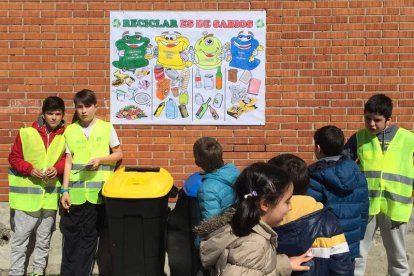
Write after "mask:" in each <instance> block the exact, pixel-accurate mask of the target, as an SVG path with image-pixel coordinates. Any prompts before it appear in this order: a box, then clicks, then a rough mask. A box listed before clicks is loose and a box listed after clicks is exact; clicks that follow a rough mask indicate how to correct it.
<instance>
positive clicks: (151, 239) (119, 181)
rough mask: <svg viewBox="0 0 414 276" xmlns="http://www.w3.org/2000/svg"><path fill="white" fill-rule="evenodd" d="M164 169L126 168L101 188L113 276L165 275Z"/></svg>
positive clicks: (169, 182) (167, 183)
mask: <svg viewBox="0 0 414 276" xmlns="http://www.w3.org/2000/svg"><path fill="white" fill-rule="evenodd" d="M173 182H174V180H173V178H172V176H171V175H170V173H168V172H167V171H166V170H165V169H163V168H139V167H126V168H121V169H119V170H117V171H116V172H115V173H114V174H113V175H112V176H111V177H110V178H109V179H108V180H107V181H106V182H105V184H104V186H103V189H102V194H103V196H105V198H106V211H107V219H108V225H109V235H110V241H111V254H112V258H113V264H112V266H113V275H115V276H129V275H131V276H137V275H141V276H152V275H154V276H159V275H164V261H165V232H166V220H167V215H168V193H169V191H170V190H171V188H172V186H173Z"/></svg>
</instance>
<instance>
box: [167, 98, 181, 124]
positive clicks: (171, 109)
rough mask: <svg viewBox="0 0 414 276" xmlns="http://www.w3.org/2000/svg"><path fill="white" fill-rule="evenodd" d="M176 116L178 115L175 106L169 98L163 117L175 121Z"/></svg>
mask: <svg viewBox="0 0 414 276" xmlns="http://www.w3.org/2000/svg"><path fill="white" fill-rule="evenodd" d="M177 115H178V108H177V104H176V103H175V102H174V100H173V99H172V98H170V99H168V101H167V103H166V104H165V117H167V119H175V118H177Z"/></svg>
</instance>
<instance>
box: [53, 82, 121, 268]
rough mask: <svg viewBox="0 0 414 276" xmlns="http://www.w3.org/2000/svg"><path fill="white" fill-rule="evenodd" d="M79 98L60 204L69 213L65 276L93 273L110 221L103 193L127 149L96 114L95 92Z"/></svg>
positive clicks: (65, 221)
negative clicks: (104, 229) (105, 223)
mask: <svg viewBox="0 0 414 276" xmlns="http://www.w3.org/2000/svg"><path fill="white" fill-rule="evenodd" d="M73 101H74V104H75V108H76V115H77V117H78V118H79V120H78V121H76V122H74V123H73V124H71V125H69V126H68V127H67V129H66V131H65V137H66V162H65V172H64V175H63V188H62V189H61V194H62V196H61V199H60V202H61V204H62V207H63V208H64V209H66V210H67V212H65V213H64V215H63V216H62V219H61V230H62V234H63V248H62V251H63V252H62V265H61V275H63V276H64V275H76V276H82V275H88V276H89V275H90V274H91V272H92V269H93V265H94V260H95V252H96V247H97V244H98V236H99V234H100V232H101V230H102V229H101V228H102V225H103V219H104V218H103V214H104V206H103V205H102V196H101V193H100V191H101V189H102V185H103V183H104V182H105V180H106V179H107V178H108V177H109V176H110V175H111V174H112V173H113V170H114V168H115V164H116V162H117V161H119V160H121V159H122V150H121V146H120V143H119V139H118V136H117V134H116V132H115V129H114V128H113V126H112V125H111V124H110V123H108V122H104V121H102V120H100V119H97V118H96V117H95V112H96V110H97V100H96V96H95V93H94V92H93V91H91V90H87V89H84V90H81V91H79V92H78V93H76V95H75V97H74V99H73Z"/></svg>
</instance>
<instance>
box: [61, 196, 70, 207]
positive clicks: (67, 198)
mask: <svg viewBox="0 0 414 276" xmlns="http://www.w3.org/2000/svg"><path fill="white" fill-rule="evenodd" d="M60 204H62V207H63V208H64V209H65V210H68V211H69V208H70V205H71V203H70V196H69V193H63V194H62V196H61V197H60Z"/></svg>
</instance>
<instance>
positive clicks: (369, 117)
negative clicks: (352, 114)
mask: <svg viewBox="0 0 414 276" xmlns="http://www.w3.org/2000/svg"><path fill="white" fill-rule="evenodd" d="M364 121H365V127H366V129H368V130H369V132H370V133H371V134H374V135H376V134H378V133H380V132H381V131H383V130H384V129H385V128H386V127H387V126H388V121H387V120H386V119H385V117H384V116H383V115H379V114H378V113H370V112H365V114H364Z"/></svg>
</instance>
